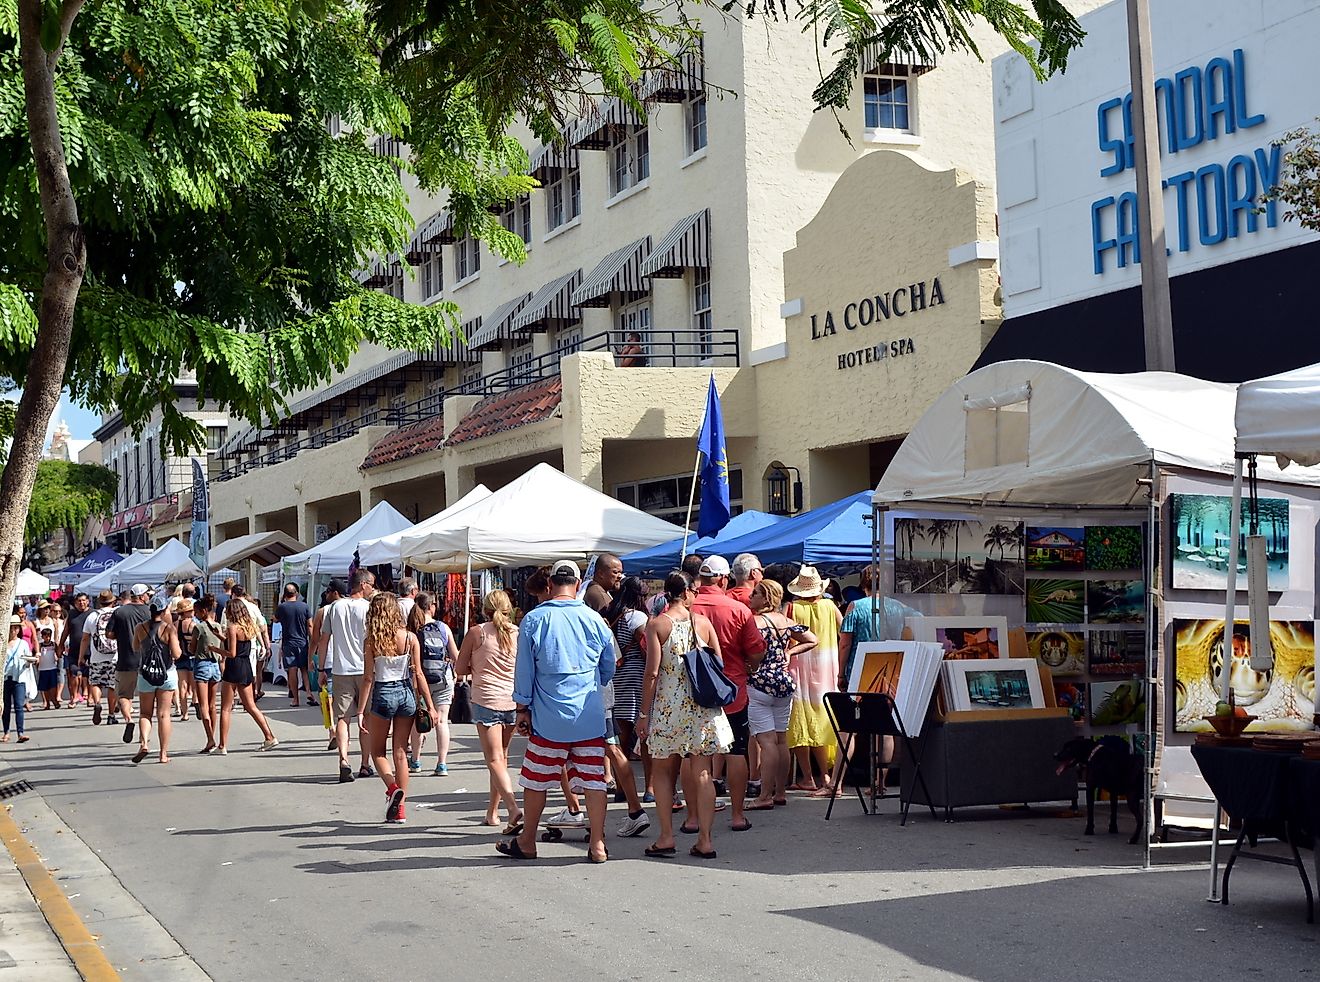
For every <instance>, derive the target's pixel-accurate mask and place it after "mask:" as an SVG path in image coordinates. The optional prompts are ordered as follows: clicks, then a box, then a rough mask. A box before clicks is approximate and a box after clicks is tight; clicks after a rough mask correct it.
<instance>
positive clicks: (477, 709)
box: [472, 702, 517, 726]
mask: <svg viewBox="0 0 1320 982" xmlns="http://www.w3.org/2000/svg"><path fill="white" fill-rule="evenodd" d="M516 715H517V713H516V712H515V711H514V710H512V709H487V708H486V707H485V706H483V705H481V704H480V703H475V702H474V703H472V722H474V723H476V724H477V725H478V726H513V724H514V717H515V716H516Z"/></svg>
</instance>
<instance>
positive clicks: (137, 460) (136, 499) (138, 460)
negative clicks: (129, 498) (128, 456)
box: [133, 443, 142, 504]
mask: <svg viewBox="0 0 1320 982" xmlns="http://www.w3.org/2000/svg"><path fill="white" fill-rule="evenodd" d="M133 484H134V495H133V503H134V504H138V503H140V502H141V501H142V445H141V444H139V443H135V444H133Z"/></svg>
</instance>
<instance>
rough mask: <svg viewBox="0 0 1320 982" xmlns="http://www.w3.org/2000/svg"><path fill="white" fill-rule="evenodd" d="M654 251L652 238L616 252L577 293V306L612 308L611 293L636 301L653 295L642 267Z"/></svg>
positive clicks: (593, 271)
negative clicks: (645, 295) (636, 298)
mask: <svg viewBox="0 0 1320 982" xmlns="http://www.w3.org/2000/svg"><path fill="white" fill-rule="evenodd" d="M650 251H651V237H650V236H649V235H648V236H647V237H646V238H644V239H638V240H637V241H636V242H633V243H631V244H630V245H626V246H624V247H623V248H622V249H616V250H614V251H613V252H611V253H610V254H609V255H608V256H606V257H605V258H604V259H602V260H601V261H600V262H599V263H598V264H597V265H596V268H595V269H593V270H592V271H591V272H590V273H589V274H588V275H587V277H586V279H584V280H583V281H582V285H581V286H580V287H578V288H577V289H576V290H574V291H573V302H574V303H575V304H577V305H578V306H579V307H608V306H609V305H610V294H611V293H616V292H617V293H622V294H624V295H625V296H628V297H630V298H635V297H637V296H640V295H642V294H644V293H647V292H649V291H650V289H651V284H650V282H649V281H648V280H647V278H646V276H645V275H644V274H643V273H642V263H643V262H644V261H645V260H646V257H647V255H648V254H649V253H650Z"/></svg>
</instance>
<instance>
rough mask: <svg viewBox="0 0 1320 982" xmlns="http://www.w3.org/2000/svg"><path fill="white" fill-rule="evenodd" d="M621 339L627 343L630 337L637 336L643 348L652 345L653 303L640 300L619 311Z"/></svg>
mask: <svg viewBox="0 0 1320 982" xmlns="http://www.w3.org/2000/svg"><path fill="white" fill-rule="evenodd" d="M618 325H619V326H618V331H619V337H620V338H621V339H623V341H624V342H625V343H626V342H627V340H628V337H629V335H631V334H636V335H637V337H638V338H639V339H640V342H641V344H642V347H643V348H645V347H647V346H648V345H650V343H651V301H650V300H640V301H638V302H637V303H630V304H628V306H626V307H623V308H621V309H620V310H619V321H618Z"/></svg>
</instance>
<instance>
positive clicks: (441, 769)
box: [431, 764, 449, 777]
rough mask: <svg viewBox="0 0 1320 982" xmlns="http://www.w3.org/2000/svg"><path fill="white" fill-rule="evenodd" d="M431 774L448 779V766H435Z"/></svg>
mask: <svg viewBox="0 0 1320 982" xmlns="http://www.w3.org/2000/svg"><path fill="white" fill-rule="evenodd" d="M431 773H432V774H434V775H435V776H436V777H448V776H449V765H448V764H436V765H435V770H434V771H432V772H431Z"/></svg>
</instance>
